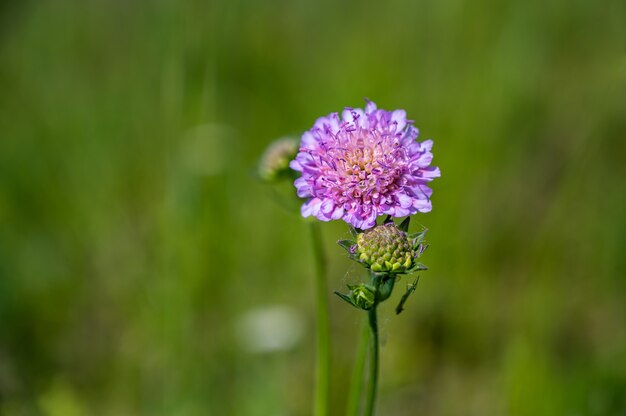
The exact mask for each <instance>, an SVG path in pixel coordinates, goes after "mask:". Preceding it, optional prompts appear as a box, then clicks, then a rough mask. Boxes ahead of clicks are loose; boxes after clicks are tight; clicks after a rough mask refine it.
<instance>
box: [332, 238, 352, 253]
mask: <svg viewBox="0 0 626 416" xmlns="http://www.w3.org/2000/svg"><path fill="white" fill-rule="evenodd" d="M337 244H339V246H340V247H341V248H343V249H344V250H346V251H347V252H348V253H350V249H351V248H352V246H354V245H355V244H356V242H355V241H354V240H339V241H337Z"/></svg>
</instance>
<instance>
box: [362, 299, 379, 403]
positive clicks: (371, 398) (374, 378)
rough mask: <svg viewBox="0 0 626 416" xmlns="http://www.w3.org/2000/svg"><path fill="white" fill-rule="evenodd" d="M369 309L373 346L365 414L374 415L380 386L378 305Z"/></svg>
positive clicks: (371, 348)
mask: <svg viewBox="0 0 626 416" xmlns="http://www.w3.org/2000/svg"><path fill="white" fill-rule="evenodd" d="M377 306H378V305H377V304H374V307H373V308H372V309H370V310H369V311H368V317H369V324H370V330H371V334H372V336H371V338H370V339H371V347H370V384H369V389H368V391H367V407H366V412H365V414H366V415H367V416H372V415H374V407H375V406H376V390H377V388H378V318H377V316H376V307H377Z"/></svg>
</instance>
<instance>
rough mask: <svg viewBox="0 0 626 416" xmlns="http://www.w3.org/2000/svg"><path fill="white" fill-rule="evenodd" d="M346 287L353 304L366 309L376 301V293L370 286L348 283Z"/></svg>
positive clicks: (370, 307)
mask: <svg viewBox="0 0 626 416" xmlns="http://www.w3.org/2000/svg"><path fill="white" fill-rule="evenodd" d="M348 287H349V288H350V300H352V303H353V304H354V305H356V306H357V307H359V308H361V309H364V310H366V311H368V310H370V309H372V306H374V302H375V301H376V294H375V293H374V291H373V290H372V289H371V288H370V287H368V286H366V285H363V284H360V285H354V286H353V285H349V286H348Z"/></svg>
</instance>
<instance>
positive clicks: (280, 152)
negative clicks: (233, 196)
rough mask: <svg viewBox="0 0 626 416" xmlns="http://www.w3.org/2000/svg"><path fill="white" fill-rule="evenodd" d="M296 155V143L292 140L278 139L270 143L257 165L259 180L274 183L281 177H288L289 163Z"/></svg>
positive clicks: (290, 173)
mask: <svg viewBox="0 0 626 416" xmlns="http://www.w3.org/2000/svg"><path fill="white" fill-rule="evenodd" d="M297 153H298V142H297V141H296V140H295V139H292V138H283V139H278V140H276V141H275V142H273V143H271V144H270V145H269V147H268V148H267V150H266V151H265V153H264V154H263V157H262V158H261V162H260V163H259V176H260V177H261V179H263V180H265V181H268V182H274V181H276V180H277V179H279V178H281V177H290V176H291V175H293V171H292V170H291V169H289V161H291V160H292V159H293V158H295V157H296V154H297Z"/></svg>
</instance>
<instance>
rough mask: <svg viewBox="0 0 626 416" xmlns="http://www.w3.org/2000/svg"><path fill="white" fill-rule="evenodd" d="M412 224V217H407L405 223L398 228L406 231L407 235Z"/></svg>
mask: <svg viewBox="0 0 626 416" xmlns="http://www.w3.org/2000/svg"><path fill="white" fill-rule="evenodd" d="M410 223H411V217H406V218H405V219H404V221H402V222H401V223H400V225H399V226H398V228H399V229H401V230H402V231H404V232H405V233H406V232H408V231H409V224H410Z"/></svg>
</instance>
